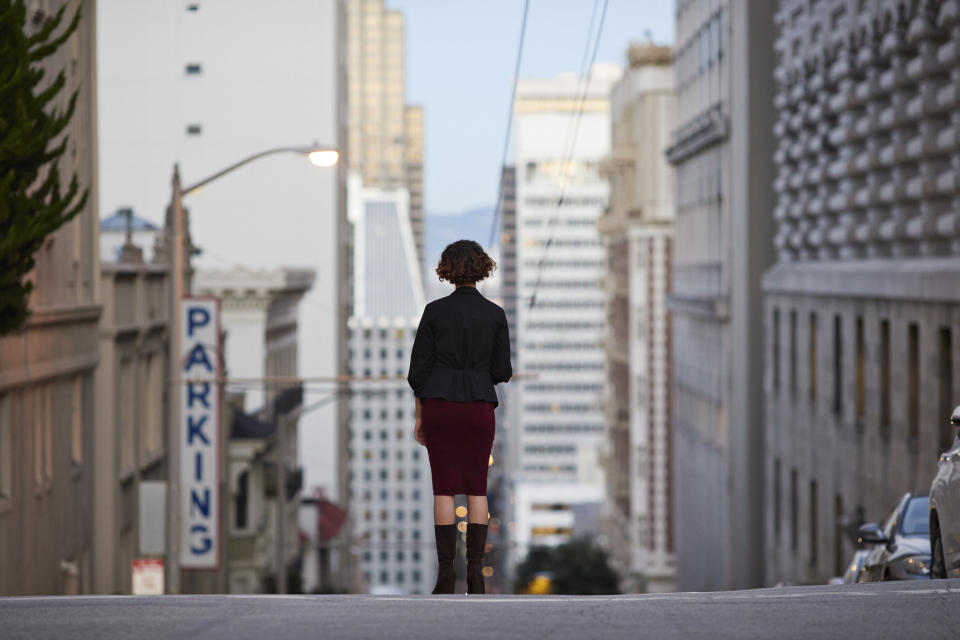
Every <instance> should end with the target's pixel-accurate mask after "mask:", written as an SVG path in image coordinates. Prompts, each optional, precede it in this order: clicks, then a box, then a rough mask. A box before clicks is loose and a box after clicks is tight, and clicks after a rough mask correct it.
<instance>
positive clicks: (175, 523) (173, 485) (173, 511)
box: [166, 164, 183, 594]
mask: <svg viewBox="0 0 960 640" xmlns="http://www.w3.org/2000/svg"><path fill="white" fill-rule="evenodd" d="M170 206H171V207H172V214H173V216H172V217H173V238H172V240H173V243H172V244H173V246H172V247H171V250H172V252H173V255H172V258H173V260H172V264H171V273H170V280H171V283H172V286H171V296H170V298H171V299H170V371H171V374H172V375H171V376H170V378H171V382H170V397H169V403H168V404H169V408H170V424H169V434H168V437H167V545H166V546H167V549H166V551H167V553H166V555H167V558H166V565H167V571H166V574H167V588H166V591H167V593H172V594H177V593H180V350H181V349H182V346H181V345H180V300H181V298H182V297H183V202H182V191H181V187H180V168H179V166H178V165H176V164H175V165H173V196H172V198H171V201H170Z"/></svg>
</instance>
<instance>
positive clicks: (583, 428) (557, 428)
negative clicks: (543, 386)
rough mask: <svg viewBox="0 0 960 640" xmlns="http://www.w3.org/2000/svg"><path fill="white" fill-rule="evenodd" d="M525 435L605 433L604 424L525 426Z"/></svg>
mask: <svg viewBox="0 0 960 640" xmlns="http://www.w3.org/2000/svg"><path fill="white" fill-rule="evenodd" d="M523 430H524V432H525V433H599V432H601V431H603V425H602V424H528V425H524V427H523Z"/></svg>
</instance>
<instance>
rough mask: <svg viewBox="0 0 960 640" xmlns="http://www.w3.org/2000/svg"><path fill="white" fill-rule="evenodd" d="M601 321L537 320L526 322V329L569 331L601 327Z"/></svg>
mask: <svg viewBox="0 0 960 640" xmlns="http://www.w3.org/2000/svg"><path fill="white" fill-rule="evenodd" d="M602 328H603V323H602V322H585V321H583V322H575V321H573V322H571V321H563V320H540V321H537V322H528V323H527V329H531V330H534V331H537V330H554V329H559V330H561V331H571V330H580V329H583V330H586V329H602Z"/></svg>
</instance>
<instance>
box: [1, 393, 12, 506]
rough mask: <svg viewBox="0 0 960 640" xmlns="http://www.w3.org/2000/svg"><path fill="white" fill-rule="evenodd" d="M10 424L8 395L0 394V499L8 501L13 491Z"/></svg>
mask: <svg viewBox="0 0 960 640" xmlns="http://www.w3.org/2000/svg"><path fill="white" fill-rule="evenodd" d="M12 428H13V426H12V425H11V424H10V395H9V394H0V499H4V498H7V499H9V498H10V497H11V495H12V491H13V487H12V484H13V471H12V467H13V452H12V451H11V450H10V448H11V446H12V445H13V441H12V437H11V433H10V431H11V429H12Z"/></svg>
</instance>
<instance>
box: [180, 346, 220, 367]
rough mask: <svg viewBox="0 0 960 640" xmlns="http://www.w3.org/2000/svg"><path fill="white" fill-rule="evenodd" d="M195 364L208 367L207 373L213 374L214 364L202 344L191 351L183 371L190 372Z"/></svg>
mask: <svg viewBox="0 0 960 640" xmlns="http://www.w3.org/2000/svg"><path fill="white" fill-rule="evenodd" d="M195 364H198V365H202V366H204V367H206V369H207V371H210V372H211V373H212V372H213V364H212V363H211V362H210V358H208V357H207V350H206V349H204V348H203V345H202V344H197V345H195V346H194V347H193V349H190V355H189V356H188V357H187V363H186V364H185V365H183V370H184V371H190V367H192V366H193V365H195Z"/></svg>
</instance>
